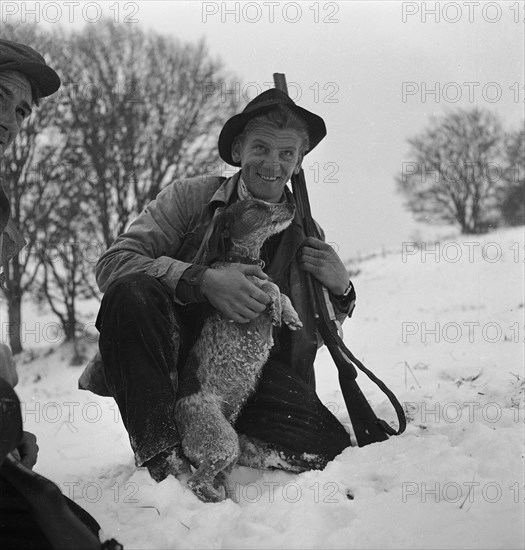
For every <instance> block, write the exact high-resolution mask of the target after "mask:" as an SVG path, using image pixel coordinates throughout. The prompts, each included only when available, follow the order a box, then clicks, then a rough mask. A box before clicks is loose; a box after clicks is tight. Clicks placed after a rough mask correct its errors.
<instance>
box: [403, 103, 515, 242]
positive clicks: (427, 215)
mask: <svg viewBox="0 0 525 550" xmlns="http://www.w3.org/2000/svg"><path fill="white" fill-rule="evenodd" d="M503 135H504V134H503V130H502V127H501V124H500V122H499V120H498V118H497V117H496V115H494V114H493V113H491V112H489V111H487V110H481V109H477V108H476V109H472V110H463V109H459V110H457V111H454V112H451V113H448V114H447V115H445V116H444V117H442V118H441V119H435V120H434V121H433V123H432V125H431V126H430V127H429V128H428V129H426V130H425V131H424V132H422V133H421V134H419V135H417V136H415V137H413V138H411V139H409V140H408V143H409V144H410V152H409V158H410V160H409V161H408V162H404V163H403V170H402V173H401V174H400V175H398V176H397V184H398V189H399V190H400V191H401V193H402V194H403V195H404V196H405V198H406V205H407V207H408V208H409V209H410V210H411V211H412V212H413V213H414V214H415V216H416V219H418V220H420V221H426V222H438V223H439V222H445V223H458V224H459V226H460V227H461V231H462V233H480V232H483V231H485V230H486V229H487V228H488V227H490V225H492V224H495V223H496V220H497V212H496V203H497V201H496V195H497V190H498V188H499V187H501V185H502V144H503Z"/></svg>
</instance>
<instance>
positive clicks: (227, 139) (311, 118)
mask: <svg viewBox="0 0 525 550" xmlns="http://www.w3.org/2000/svg"><path fill="white" fill-rule="evenodd" d="M287 105H288V107H289V108H290V109H291V110H292V111H294V112H295V113H296V114H297V116H299V117H300V118H301V119H302V120H303V121H304V122H305V124H306V126H307V127H308V137H309V142H310V144H309V147H308V150H307V151H305V155H306V154H307V153H309V152H310V151H312V149H314V147H316V146H317V145H318V144H319V142H320V141H321V140H322V139H323V138H324V137H325V136H326V125H325V123H324V120H323V119H322V118H321V117H320V116H319V115H316V114H314V113H312V112H310V111H308V110H306V109H303V108H302V107H299V106H298V105H295V104H287ZM276 106H277V104H276V103H275V102H271V103H269V104H266V105H264V104H263V105H261V106H260V107H255V108H252V109H251V110H250V111H249V112H247V113H246V112H243V113H239V114H238V115H234V116H232V117H231V118H230V119H229V120H227V121H226V124H225V125H224V126H223V128H222V130H221V133H220V135H219V144H218V148H219V155H220V157H221V158H222V160H224V162H227V163H228V164H231V165H232V166H240V165H241V163H240V162H235V161H234V160H233V158H232V146H233V142H234V140H235V138H236V137H237V136H238V135H239V134H240V133H241V132H242V131H243V130H244V127H245V126H246V124H247V123H248V122H249V121H250V120H251V119H252V118H255V117H256V116H259V115H262V114H264V113H265V112H268V111H271V110H272V109H275V108H276Z"/></svg>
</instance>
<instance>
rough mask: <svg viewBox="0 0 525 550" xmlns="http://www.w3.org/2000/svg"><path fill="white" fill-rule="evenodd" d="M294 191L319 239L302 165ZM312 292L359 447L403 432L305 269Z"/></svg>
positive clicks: (400, 416)
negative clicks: (364, 380) (362, 379)
mask: <svg viewBox="0 0 525 550" xmlns="http://www.w3.org/2000/svg"><path fill="white" fill-rule="evenodd" d="M273 79H274V84H275V87H276V88H277V89H279V90H281V91H283V92H285V93H288V88H287V85H286V77H285V75H284V74H281V73H274V75H273ZM292 192H293V195H294V197H295V202H296V207H297V210H298V213H299V216H300V218H301V221H302V222H303V227H304V230H305V234H306V236H307V237H315V238H317V239H319V238H320V237H321V235H320V234H319V231H318V229H317V226H316V225H315V222H314V220H313V218H312V213H311V210H310V203H309V200H308V194H307V191H306V180H305V177H304V171H303V169H302V168H301V170H300V171H299V173H298V174H294V175H293V176H292ZM304 275H305V278H306V282H307V285H308V292H309V296H310V298H311V303H312V306H313V313H314V317H315V320H316V323H317V328H318V330H319V333H320V334H321V337H322V338H323V341H324V343H325V344H326V346H327V348H328V351H329V352H330V355H331V356H332V359H333V361H334V363H335V365H336V367H337V369H338V371H339V384H340V386H341V392H342V394H343V398H344V400H345V404H346V408H347V411H348V415H349V417H350V422H351V423H352V427H353V429H354V433H355V436H356V440H357V444H358V445H359V447H363V446H364V445H368V444H370V443H376V442H378V441H385V440H386V439H388V436H389V435H400V434H402V433H403V432H404V431H405V428H406V417H405V412H404V410H403V407H402V406H401V404H400V403H399V401H398V400H397V398H396V396H395V395H394V394H393V393H392V391H391V390H390V389H389V388H388V387H387V386H386V385H385V384H384V382H382V381H381V380H380V379H379V378H377V376H375V374H374V373H373V372H371V371H370V370H368V369H367V368H366V367H365V366H364V365H363V363H361V361H359V360H358V359H357V358H356V357H355V356H354V355H353V354H352V352H351V351H350V350H349V349H348V348H347V347H346V345H345V344H344V342H343V340H342V338H341V336H340V335H339V333H340V329H341V327H340V324H339V322H338V321H337V319H336V316H335V312H334V308H333V306H332V303H331V301H330V296H329V294H328V290H327V289H326V288H325V287H324V286H323V285H321V283H319V282H318V281H317V280H316V279H315V278H314V277H312V276H311V275H310V273H305V274H304ZM356 366H357V368H358V369H359V370H361V371H362V372H364V373H365V374H366V375H367V376H368V378H370V380H372V381H373V382H374V383H375V384H376V385H377V386H378V387H379V388H380V389H381V390H382V391H383V393H385V395H386V396H387V397H388V399H389V400H390V402H391V403H392V406H393V407H394V409H395V411H396V413H397V420H398V424H399V428H398V429H397V430H395V429H394V428H392V427H391V426H390V424H388V423H387V422H385V421H384V420H382V419H380V418H378V417H377V416H376V414H375V413H374V411H373V410H372V407H371V406H370V404H369V403H368V401H367V400H366V398H365V396H364V395H363V392H362V391H361V388H360V387H359V385H358V384H357V381H356V378H357V371H356V368H355V367H356Z"/></svg>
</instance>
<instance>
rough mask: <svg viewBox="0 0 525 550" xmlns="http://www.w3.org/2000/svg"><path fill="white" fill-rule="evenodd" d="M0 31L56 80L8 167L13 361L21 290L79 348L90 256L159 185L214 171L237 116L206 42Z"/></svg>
mask: <svg viewBox="0 0 525 550" xmlns="http://www.w3.org/2000/svg"><path fill="white" fill-rule="evenodd" d="M2 31H3V35H4V36H5V37H6V38H11V39H14V40H17V41H20V42H23V43H26V44H29V45H31V46H33V47H35V48H36V49H37V50H38V51H42V52H44V53H45V55H46V57H47V58H48V60H50V61H51V63H52V65H53V67H54V68H56V69H57V70H58V72H59V74H60V75H61V77H62V83H63V85H62V88H61V89H60V90H59V92H58V93H57V94H55V95H54V96H53V97H52V98H48V99H46V100H45V101H43V103H42V106H41V107H40V108H39V110H38V113H37V116H36V117H34V118H31V119H30V120H29V121H28V123H27V124H26V125H25V127H24V128H23V130H22V132H21V134H20V136H19V139H18V141H17V143H16V144H15V146H14V147H13V148H12V149H11V151H10V153H9V155H8V157H7V158H6V163H5V179H6V184H7V185H6V186H7V190H8V193H9V195H10V199H11V201H12V211H13V219H14V222H15V224H16V225H17V226H18V227H19V228H20V229H21V231H22V233H23V234H24V236H25V238H26V240H27V242H28V244H27V246H26V248H25V250H24V252H23V253H22V254H21V256H20V257H19V258H15V259H14V260H13V262H12V263H11V264H10V266H9V268H8V271H7V273H6V279H7V290H6V291H5V296H6V298H7V302H8V313H9V321H10V323H9V326H10V343H11V347H12V349H13V352H14V353H17V352H19V351H21V350H22V341H21V338H20V327H21V302H22V297H23V295H24V293H25V292H27V291H29V290H30V289H31V288H32V287H33V286H34V285H35V284H36V283H38V285H39V286H38V293H37V296H38V298H39V299H40V300H45V301H46V302H47V303H48V304H49V306H50V308H51V310H52V311H53V312H54V313H55V314H56V315H57V317H58V318H59V319H60V322H61V324H62V326H63V329H64V331H65V334H66V339H70V340H74V339H75V327H76V326H77V325H78V314H77V301H78V299H79V298H85V297H89V296H97V297H98V294H97V292H96V291H95V290H94V286H95V285H94V261H93V257H92V255H91V256H90V257H87V256H86V253H85V252H86V249H87V248H89V247H92V248H91V250H93V249H96V248H97V245H100V246H98V249H99V250H100V252H102V251H103V250H104V248H106V247H108V246H109V245H110V244H111V243H112V241H113V240H114V239H115V238H116V236H117V235H118V234H119V233H121V232H122V231H123V230H124V229H125V227H126V225H127V224H128V223H129V222H130V221H131V219H132V218H133V217H134V216H136V215H137V214H138V213H139V212H140V210H142V208H143V207H144V206H145V204H147V202H149V201H150V200H151V199H153V198H154V197H155V196H156V195H157V194H158V192H159V191H160V190H161V188H162V187H164V186H165V185H167V184H168V183H170V182H172V181H173V180H175V179H177V178H183V177H189V176H192V175H195V174H197V173H199V172H201V171H207V169H206V166H207V165H208V164H211V165H216V164H218V162H217V161H218V155H217V152H216V138H217V135H218V132H219V130H220V125H221V123H222V121H223V120H224V118H226V117H228V116H230V115H231V114H233V111H234V108H235V107H234V104H233V97H232V96H231V95H230V94H221V93H212V94H210V93H208V92H209V90H210V88H212V89H214V90H219V91H220V90H222V89H225V88H226V89H230V88H231V85H230V86H227V85H226V84H225V81H226V79H227V78H228V79H229V80H231V77H228V76H227V75H226V73H225V72H224V70H223V68H222V65H221V63H220V62H219V61H216V60H213V59H211V57H210V56H209V54H208V53H207V51H206V47H205V46H204V44H202V43H200V44H198V45H183V44H180V43H179V42H177V41H176V40H173V39H169V38H166V37H163V36H159V35H157V34H154V33H149V34H147V33H145V32H143V31H141V30H140V29H137V28H133V29H130V28H129V27H126V26H117V25H113V24H112V23H110V22H105V23H103V24H102V25H97V28H96V29H94V28H93V27H89V26H87V27H85V28H84V29H83V30H82V31H81V32H79V33H76V34H70V33H67V32H66V31H65V30H63V29H60V28H58V29H53V36H51V35H50V34H46V32H45V31H43V30H42V29H37V28H36V26H30V25H26V26H24V27H23V28H20V27H19V28H15V27H9V26H5V27H4V26H3V28H2ZM64 167H66V172H67V175H64ZM35 292H36V290H35Z"/></svg>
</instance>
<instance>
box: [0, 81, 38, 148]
mask: <svg viewBox="0 0 525 550" xmlns="http://www.w3.org/2000/svg"><path fill="white" fill-rule="evenodd" d="M31 104H32V96H31V86H30V85H29V82H28V81H27V79H26V78H25V76H24V75H22V74H20V73H18V72H16V71H3V72H0V158H2V157H3V156H4V152H5V150H6V149H7V148H8V147H9V146H10V145H11V143H13V141H14V139H15V138H16V136H17V135H18V132H20V128H21V127H22V123H23V122H24V120H25V119H26V118H27V117H28V116H29V115H30V114H31Z"/></svg>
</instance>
